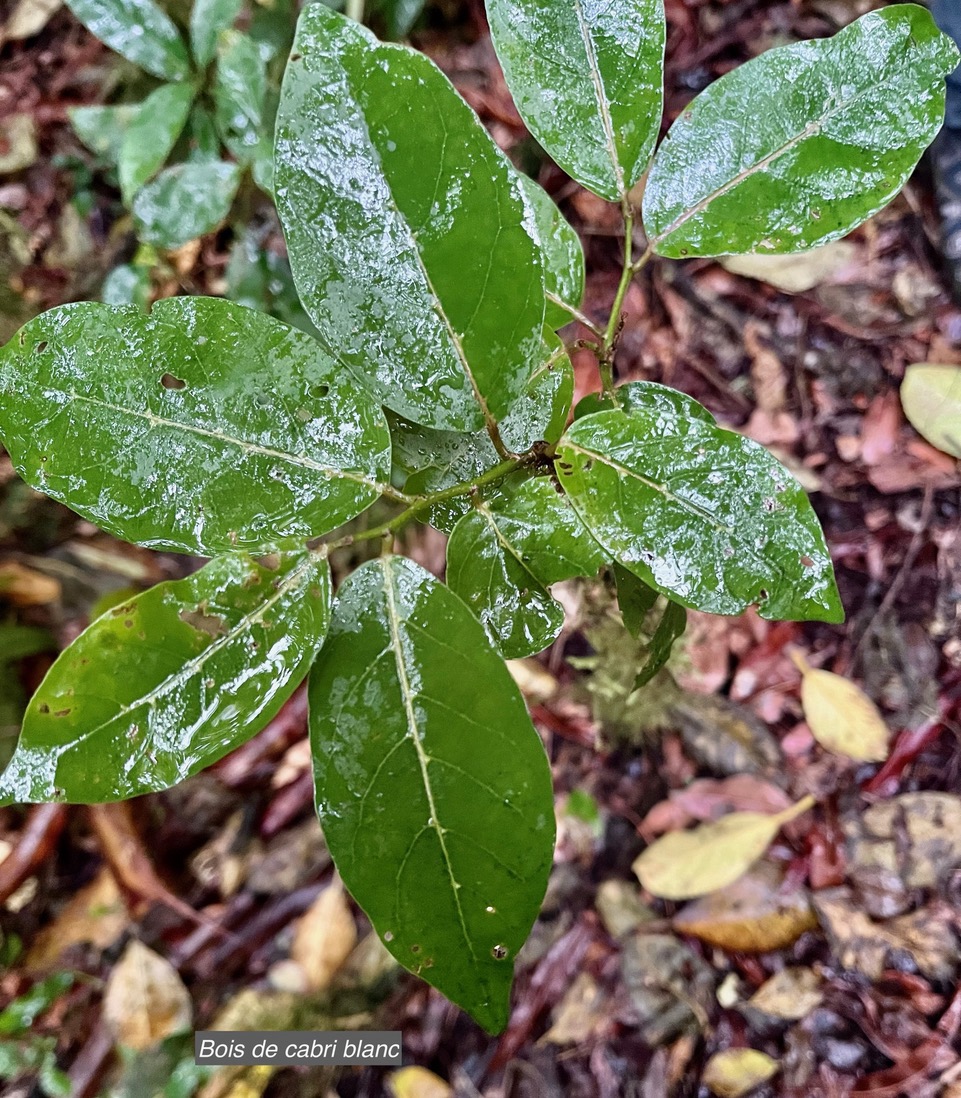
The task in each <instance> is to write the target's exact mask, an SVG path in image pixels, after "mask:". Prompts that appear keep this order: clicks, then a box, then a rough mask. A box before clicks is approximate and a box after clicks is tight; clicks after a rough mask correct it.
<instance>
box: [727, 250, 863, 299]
mask: <svg viewBox="0 0 961 1098" xmlns="http://www.w3.org/2000/svg"><path fill="white" fill-rule="evenodd" d="M856 256H857V249H856V248H855V246H854V245H853V244H851V243H849V242H848V241H846V240H837V241H835V242H834V243H833V244H825V245H823V246H822V247H820V248H811V249H810V250H809V251H806V252H796V253H795V254H794V255H726V256H724V257H723V258H722V259H720V260H718V262H719V263H720V264H721V266H722V267H724V268H725V270H728V271H730V272H731V274H736V275H741V277H742V278H754V279H757V280H758V281H759V282H766V283H767V284H768V285H769V286H775V287H776V288H777V289H779V290H783V291H784V292H785V293H789V294H800V293H804V292H805V291H806V290H813V289H814V287H815V286H819V285H820V284H821V283H822V282H827V281H829V280H830V279H831V278H832V277H833V276H834V275H835V274H837V272H838V271H840V270H841V268H842V267H844V266H846V265H847V264H849V263H850V262H851V261H852V260H853V259H854V258H855V257H856Z"/></svg>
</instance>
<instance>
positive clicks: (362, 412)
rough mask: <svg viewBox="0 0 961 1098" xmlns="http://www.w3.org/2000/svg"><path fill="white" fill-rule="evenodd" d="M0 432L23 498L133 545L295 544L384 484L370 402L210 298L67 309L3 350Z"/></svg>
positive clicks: (301, 348) (322, 365)
mask: <svg viewBox="0 0 961 1098" xmlns="http://www.w3.org/2000/svg"><path fill="white" fill-rule="evenodd" d="M0 393H2V396H0V427H2V433H3V436H4V442H5V444H6V447H7V450H8V452H9V454H10V457H11V459H12V461H13V463H14V466H15V468H16V469H17V471H18V472H19V473H20V475H21V476H22V477H23V478H24V480H26V481H27V482H28V483H29V484H31V485H32V486H33V487H35V488H36V489H38V490H39V491H41V492H44V493H46V494H47V495H49V496H52V497H53V498H54V499H57V500H60V502H61V503H65V504H66V505H67V506H68V507H72V508H73V510H75V511H77V512H78V513H79V514H81V515H83V516H84V517H85V518H88V519H90V520H91V521H93V522H96V523H97V524H98V525H100V526H102V527H103V528H104V529H105V530H108V531H109V532H110V533H112V534H115V535H116V536H117V537H121V538H125V539H126V540H128V541H133V542H137V543H139V544H141V545H148V546H151V547H152V548H167V549H174V550H181V551H183V552H187V553H199V554H201V555H204V556H212V555H213V554H214V553H217V552H221V551H224V550H230V549H234V548H239V549H250V550H251V551H267V550H269V549H271V548H275V547H287V546H296V545H302V544H303V543H304V541H305V540H306V539H308V538H311V537H315V536H317V535H319V534H322V533H325V532H327V531H329V530H332V529H333V528H334V527H336V526H339V525H340V524H341V523H343V522H345V521H346V520H347V519H350V518H353V517H354V516H355V515H357V514H359V513H360V512H361V511H362V510H364V508H366V507H368V506H369V505H370V504H371V503H373V501H374V500H375V499H376V498H377V497H378V496H379V495H380V494H381V491H382V482H383V481H384V480H386V477H387V475H388V473H387V468H388V462H389V454H390V451H389V435H388V430H387V425H386V422H385V421H384V418H383V415H382V413H381V411H380V409H379V408H378V407H377V406H376V404H375V403H374V401H373V400H372V398H370V397H369V396H368V395H367V394H366V393H364V392H363V391H362V390H361V389H359V387H358V386H357V384H356V382H354V380H353V379H352V378H351V377H350V376H349V375H348V374H347V373H346V372H345V371H344V370H343V369H342V367H341V366H340V365H339V364H338V363H336V362H335V361H334V360H333V359H331V358H330V357H329V356H328V355H327V354H326V353H325V352H324V351H323V350H322V349H321V347H320V346H319V344H317V343H316V342H315V341H314V340H312V339H311V338H310V337H309V336H306V335H304V334H303V333H302V332H299V331H297V330H295V329H293V328H288V327H287V326H286V325H284V324H281V323H280V322H279V321H276V320H273V319H271V318H270V317H267V316H264V315H262V314H260V313H255V312H252V311H251V310H249V309H244V308H242V307H241V306H239V305H234V304H232V303H231V302H229V301H220V300H217V299H215V298H204V297H200V298H189V297H179V298H169V299H166V300H163V301H159V302H157V304H156V305H155V306H154V307H153V311H152V312H151V313H150V315H149V316H145V315H144V314H143V313H142V312H140V310H139V309H138V308H136V307H135V306H120V307H111V306H108V305H99V304H91V303H83V304H77V305H64V306H62V307H61V308H59V309H53V310H51V311H50V312H48V313H44V314H43V315H42V316H39V317H37V318H36V319H34V320H32V321H31V322H30V323H29V324H28V325H27V326H26V327H24V328H23V329H21V331H20V333H19V335H17V336H15V337H14V338H13V339H12V340H11V341H10V343H8V344H7V346H6V347H5V348H4V350H3V352H2V355H0Z"/></svg>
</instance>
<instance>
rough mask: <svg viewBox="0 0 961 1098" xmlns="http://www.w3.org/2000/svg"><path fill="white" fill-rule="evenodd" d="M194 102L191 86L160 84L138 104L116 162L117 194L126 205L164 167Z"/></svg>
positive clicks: (186, 84) (185, 84) (184, 84)
mask: <svg viewBox="0 0 961 1098" xmlns="http://www.w3.org/2000/svg"><path fill="white" fill-rule="evenodd" d="M193 99H194V89H193V87H192V85H190V84H188V83H182V84H163V85H162V86H161V87H159V88H157V90H156V91H153V92H151V93H150V95H148V96H147V98H146V99H145V100H144V101H143V103H141V104H140V109H139V110H138V111H137V113H136V115H134V117H133V119H132V121H131V123H130V126H129V128H128V129H127V131H126V133H125V134H124V136H123V143H122V144H121V146H120V156H119V158H118V161H117V168H118V172H119V175H120V191H121V194H122V195H123V200H124V202H125V203H126V204H127V205H129V204H130V202H131V201H132V200H133V196H134V195H135V194H136V193H137V191H138V190H139V189H140V188H141V187H142V186H143V185H144V183H146V182H147V181H148V180H149V179H150V178H151V176H153V175H155V174H156V173H157V172H158V171H159V170H160V169H161V168H162V167H163V164H164V161H165V160H166V159H167V157H168V156H169V155H170V152H171V150H172V149H173V147H174V145H175V144H176V143H177V138H178V137H179V136H180V134H181V132H182V131H183V128H184V125H185V124H186V121H187V115H188V113H189V112H190V105H191V103H193Z"/></svg>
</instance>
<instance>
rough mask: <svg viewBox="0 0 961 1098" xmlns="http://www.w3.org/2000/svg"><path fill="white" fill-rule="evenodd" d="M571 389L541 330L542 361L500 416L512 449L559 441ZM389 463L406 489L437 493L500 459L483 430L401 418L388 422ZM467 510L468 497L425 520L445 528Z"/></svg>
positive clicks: (565, 362)
mask: <svg viewBox="0 0 961 1098" xmlns="http://www.w3.org/2000/svg"><path fill="white" fill-rule="evenodd" d="M573 393H574V371H573V370H572V368H571V363H570V359H569V358H568V357H567V352H566V351H565V349H564V345H563V344H562V343H561V341H560V339H559V338H558V336H557V335H556V334H555V333H554V332H552V331H550V330H549V329H545V332H544V345H543V348H542V361H541V365H540V366H539V367H538V368H537V370H535V372H534V374H533V375H532V376H531V380H530V382H529V383H528V386H527V389H526V391H525V392H524V394H523V396H522V397H521V399H520V400H519V401H518V402H517V403H516V404H515V405H514V407H513V408H512V409H511V411H510V412H509V413H508V415H507V418H506V419H504V420H502V421H501V424H500V432H501V438H502V439H503V441H504V444H505V445H506V446H507V448H508V449H509V450H511V451H513V452H514V453H523V452H524V451H525V450H528V449H529V448H530V447H531V445H532V444H533V443H534V442H536V441H538V440H539V439H543V440H544V441H546V442H549V443H551V444H553V443H555V442H557V441H558V439H559V438H560V437H561V435H562V434H563V431H564V426H565V424H566V423H567V414H568V411H569V410H570V406H571V399H572V397H573ZM391 437H392V439H393V443H394V451H393V456H394V464H395V467H396V468H397V469H398V470H399V471H400V472H401V473H402V474H404V475H406V482H405V485H404V489H405V491H406V492H407V493H408V494H413V495H422V494H426V493H429V492H438V491H441V490H443V489H444V488H450V487H452V486H453V485H455V484H461V483H463V481H465V480H466V479H469V478H471V477H476V476H478V475H480V474H481V473H484V472H486V471H487V470H488V469H491V468H493V467H494V466H495V465H497V463H498V462H499V461H500V458H499V456H498V454H497V451H496V450H495V449H494V446H493V443H492V442H491V440H490V437H489V435H488V434H487V432H486V431H478V432H475V433H473V434H467V433H462V432H456V431H435V430H434V429H433V428H430V427H421V426H419V425H418V424H415V423H408V422H407V421H406V420H400V419H394V420H392V422H391ZM469 509H470V500H469V499H467V498H462V499H452V500H448V501H447V502H446V503H443V504H438V505H436V506H435V507H433V508H431V511H430V521H431V522H432V523H433V524H434V525H435V526H437V527H438V529H441V530H447V531H450V530H451V529H452V527H453V526H454V524H455V523H456V521H457V519H458V518H460V516H461V515H463V514H466V513H467V511H468V510H469Z"/></svg>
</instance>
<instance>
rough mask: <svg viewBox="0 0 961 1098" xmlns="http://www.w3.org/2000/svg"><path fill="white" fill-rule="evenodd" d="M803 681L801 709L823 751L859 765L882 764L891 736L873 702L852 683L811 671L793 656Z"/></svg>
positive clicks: (799, 658)
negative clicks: (844, 757) (831, 752)
mask: <svg viewBox="0 0 961 1098" xmlns="http://www.w3.org/2000/svg"><path fill="white" fill-rule="evenodd" d="M791 659H792V660H794V663H795V665H796V666H797V669H798V670H799V671H800V672H801V675H802V676H803V678H802V681H801V707H802V708H803V710H804V717H805V719H806V720H807V722H808V726H809V727H810V729H811V734H812V735H813V736H814V738H815V739H816V740H817V741H818V743H819V744H820V745H821V746H822V747H826V748H827V750H828V751H833V752H835V753H836V754H838V755H847V757H848V758H849V759H855V760H856V761H858V762H883V761H884V760H885V759H886V758H887V757H888V740H889V738H890V734H889V732H888V727H887V725H886V724H885V723H884V718H883V717H882V716H881V714H880V712H878V707H877V706H876V705H875V704H874V702H873V701H871V699H870V698H869V697H868V696H867V694H865V693H864V691H863V690H861V689H860V688H859V687H857V686H855V685H854V683H853V682H850V681H849V680H848V679H845V678H843V677H842V676H841V675H835V674H834V673H833V672H832V671H820V670H817V669H815V668H812V667H811V665H810V664H809V663H808V662H807V660H806V659H805V658H804V657H803V656H802V655H801V654H800V653H798V652H792V653H791Z"/></svg>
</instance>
